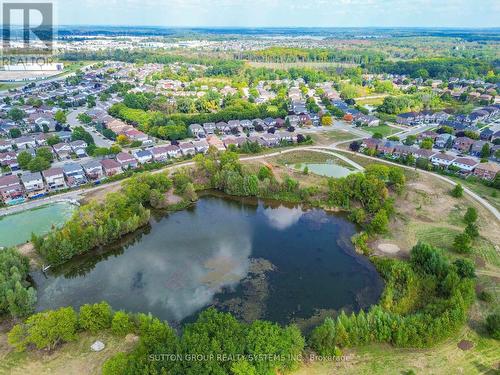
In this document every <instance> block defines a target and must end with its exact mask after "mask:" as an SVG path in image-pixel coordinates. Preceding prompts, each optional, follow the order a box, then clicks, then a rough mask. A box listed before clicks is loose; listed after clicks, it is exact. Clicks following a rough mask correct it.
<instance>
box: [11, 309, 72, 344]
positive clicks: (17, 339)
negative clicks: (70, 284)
mask: <svg viewBox="0 0 500 375" xmlns="http://www.w3.org/2000/svg"><path fill="white" fill-rule="evenodd" d="M76 327H77V316H76V312H75V310H73V308H72V307H62V308H60V309H58V310H53V311H46V312H42V313H38V314H34V315H32V316H30V317H29V318H28V319H27V320H26V323H25V324H20V325H17V326H15V327H14V328H13V329H12V331H11V333H9V343H10V344H11V345H12V346H14V347H15V348H16V349H17V350H23V349H24V348H26V347H27V345H29V344H33V345H35V346H36V348H37V349H48V350H51V349H54V347H56V346H57V345H58V344H59V343H62V342H68V341H73V340H74V339H75V338H76Z"/></svg>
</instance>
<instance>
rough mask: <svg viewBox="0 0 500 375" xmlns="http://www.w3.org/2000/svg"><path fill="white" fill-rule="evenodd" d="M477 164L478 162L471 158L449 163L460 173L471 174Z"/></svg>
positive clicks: (457, 159)
mask: <svg viewBox="0 0 500 375" xmlns="http://www.w3.org/2000/svg"><path fill="white" fill-rule="evenodd" d="M477 164H478V162H477V161H475V160H474V159H471V158H456V159H455V160H453V162H452V163H451V165H453V166H455V167H457V168H459V169H460V170H461V171H462V172H472V171H473V170H474V168H475V167H476V165H477Z"/></svg>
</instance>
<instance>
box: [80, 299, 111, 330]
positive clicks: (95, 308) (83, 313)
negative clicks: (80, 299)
mask: <svg viewBox="0 0 500 375" xmlns="http://www.w3.org/2000/svg"><path fill="white" fill-rule="evenodd" d="M112 314H113V312H112V310H111V306H109V304H108V303H106V302H101V303H95V304H93V305H83V306H82V307H80V315H79V320H78V324H79V325H80V327H82V328H83V329H84V330H88V331H90V332H92V333H97V332H99V331H102V330H103V329H107V328H109V327H110V326H111V319H112Z"/></svg>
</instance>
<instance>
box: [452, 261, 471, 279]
mask: <svg viewBox="0 0 500 375" xmlns="http://www.w3.org/2000/svg"><path fill="white" fill-rule="evenodd" d="M453 265H454V266H455V268H456V269H457V274H458V276H460V277H462V278H469V279H473V278H475V277H476V271H475V267H474V262H472V261H471V260H470V259H457V260H455V261H454V262H453Z"/></svg>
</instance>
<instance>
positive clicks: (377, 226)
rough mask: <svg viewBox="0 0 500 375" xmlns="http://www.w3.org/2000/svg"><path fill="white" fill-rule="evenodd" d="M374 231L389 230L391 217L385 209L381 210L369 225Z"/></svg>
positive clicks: (371, 230) (382, 231)
mask: <svg viewBox="0 0 500 375" xmlns="http://www.w3.org/2000/svg"><path fill="white" fill-rule="evenodd" d="M368 229H369V231H370V232H372V233H386V232H387V231H388V230H389V218H388V216H387V212H386V211H385V210H384V209H381V210H379V211H378V212H377V213H376V214H375V216H374V217H373V219H372V221H371V222H370V224H369V225H368Z"/></svg>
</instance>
